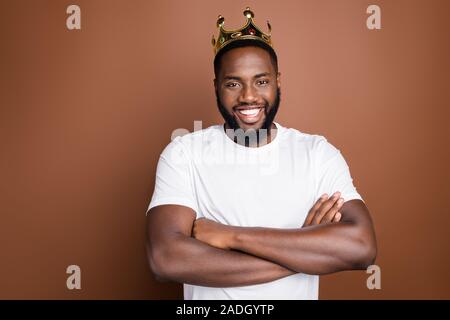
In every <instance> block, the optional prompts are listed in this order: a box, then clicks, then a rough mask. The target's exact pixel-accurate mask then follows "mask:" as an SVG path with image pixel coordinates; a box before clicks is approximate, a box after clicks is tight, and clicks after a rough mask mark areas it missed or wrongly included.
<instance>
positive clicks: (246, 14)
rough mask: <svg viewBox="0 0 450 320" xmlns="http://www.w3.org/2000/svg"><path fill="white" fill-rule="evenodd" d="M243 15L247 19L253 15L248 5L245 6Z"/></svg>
mask: <svg viewBox="0 0 450 320" xmlns="http://www.w3.org/2000/svg"><path fill="white" fill-rule="evenodd" d="M244 16H246V17H247V18H248V19H250V18H253V17H254V16H255V15H254V13H253V11H252V10H250V7H247V8H245V10H244Z"/></svg>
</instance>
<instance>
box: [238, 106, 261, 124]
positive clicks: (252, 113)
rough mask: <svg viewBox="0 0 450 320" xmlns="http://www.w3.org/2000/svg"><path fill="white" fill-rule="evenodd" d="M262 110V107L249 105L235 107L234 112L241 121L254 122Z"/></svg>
mask: <svg viewBox="0 0 450 320" xmlns="http://www.w3.org/2000/svg"><path fill="white" fill-rule="evenodd" d="M263 110H264V107H261V106H249V107H245V108H236V109H235V114H236V115H237V116H238V117H239V119H240V120H241V121H242V122H245V123H255V122H257V121H258V120H259V118H260V115H261V113H262V111H263Z"/></svg>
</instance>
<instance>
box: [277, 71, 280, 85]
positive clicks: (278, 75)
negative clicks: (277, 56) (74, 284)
mask: <svg viewBox="0 0 450 320" xmlns="http://www.w3.org/2000/svg"><path fill="white" fill-rule="evenodd" d="M280 78H281V72H278V73H277V87H278V89H279V88H280V87H281V80H280Z"/></svg>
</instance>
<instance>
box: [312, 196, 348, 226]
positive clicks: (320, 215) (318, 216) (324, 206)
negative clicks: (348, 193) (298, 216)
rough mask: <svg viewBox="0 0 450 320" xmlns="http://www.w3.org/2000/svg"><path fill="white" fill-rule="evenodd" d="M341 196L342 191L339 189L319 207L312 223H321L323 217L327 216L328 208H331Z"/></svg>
mask: <svg viewBox="0 0 450 320" xmlns="http://www.w3.org/2000/svg"><path fill="white" fill-rule="evenodd" d="M340 196H341V193H340V192H339V191H337V192H335V193H334V194H333V196H332V197H331V198H330V199H328V200H327V201H325V202H324V203H323V204H322V205H321V206H320V208H319V209H318V212H317V213H316V214H315V216H314V218H313V220H312V223H311V224H313V225H316V224H320V222H321V221H322V218H323V217H324V216H325V214H326V213H327V212H328V210H330V209H331V207H333V205H334V203H335V202H336V201H337V200H338V199H339V197H340Z"/></svg>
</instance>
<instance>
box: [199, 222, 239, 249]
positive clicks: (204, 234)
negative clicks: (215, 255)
mask: <svg viewBox="0 0 450 320" xmlns="http://www.w3.org/2000/svg"><path fill="white" fill-rule="evenodd" d="M233 228H234V227H232V226H229V225H225V224H222V223H219V222H215V221H213V220H210V219H207V218H200V219H197V220H195V222H194V227H193V229H192V236H193V237H194V238H195V239H197V240H200V241H202V242H205V243H207V244H209V245H211V246H213V247H216V248H219V249H225V250H228V249H231V241H232V239H233V235H234V233H233V230H234V229H233Z"/></svg>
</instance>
